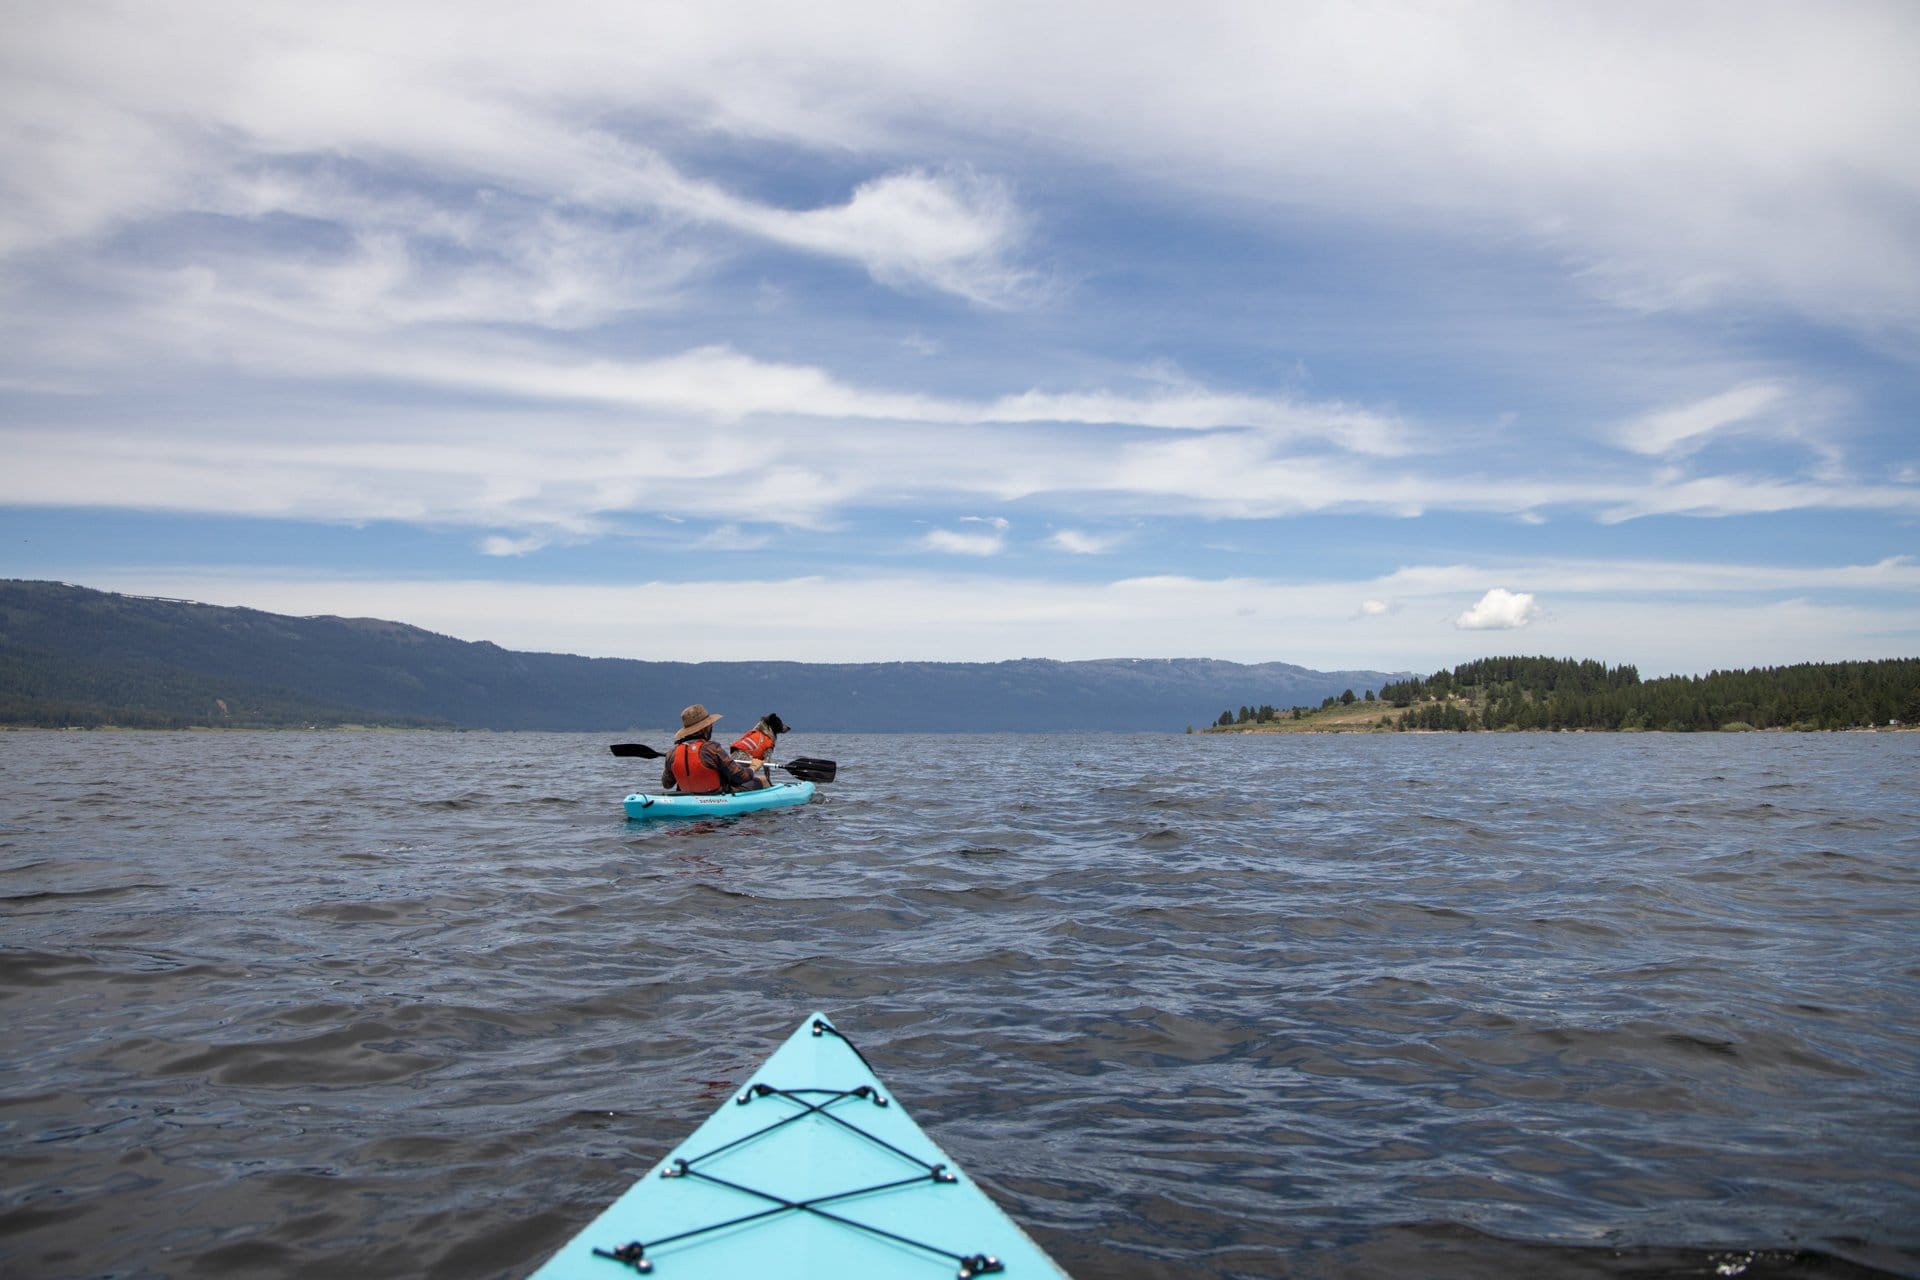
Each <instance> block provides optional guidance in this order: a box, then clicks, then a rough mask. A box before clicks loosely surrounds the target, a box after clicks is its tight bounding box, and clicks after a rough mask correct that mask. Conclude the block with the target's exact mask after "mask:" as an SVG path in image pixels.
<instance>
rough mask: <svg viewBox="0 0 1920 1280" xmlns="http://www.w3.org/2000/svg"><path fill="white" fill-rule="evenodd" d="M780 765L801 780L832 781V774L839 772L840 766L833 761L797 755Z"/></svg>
mask: <svg viewBox="0 0 1920 1280" xmlns="http://www.w3.org/2000/svg"><path fill="white" fill-rule="evenodd" d="M780 767H781V768H782V769H785V770H786V771H787V772H788V773H790V774H792V775H793V776H794V777H796V778H798V779H800V781H802V782H832V781H833V776H834V775H835V774H836V773H839V772H840V766H839V765H837V764H835V763H834V762H833V761H831V760H817V759H815V758H814V757H812V756H799V757H797V758H796V759H793V760H789V761H787V762H786V763H785V764H783V765H781V766H780Z"/></svg>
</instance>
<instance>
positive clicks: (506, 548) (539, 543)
mask: <svg viewBox="0 0 1920 1280" xmlns="http://www.w3.org/2000/svg"><path fill="white" fill-rule="evenodd" d="M551 541H552V539H550V538H546V537H544V536H542V535H540V534H537V533H533V534H527V535H526V536H524V537H519V538H509V537H505V536H503V535H500V534H493V535H491V536H489V537H485V538H482V539H481V540H480V552H481V554H482V555H489V556H525V555H532V554H533V553H534V552H536V551H538V550H540V549H541V548H543V547H545V546H547V545H548V544H549V543H550V542H551Z"/></svg>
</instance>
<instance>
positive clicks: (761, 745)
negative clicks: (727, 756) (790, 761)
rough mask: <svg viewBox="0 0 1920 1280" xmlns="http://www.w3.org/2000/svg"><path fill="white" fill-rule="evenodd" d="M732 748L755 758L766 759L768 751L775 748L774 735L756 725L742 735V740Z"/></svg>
mask: <svg viewBox="0 0 1920 1280" xmlns="http://www.w3.org/2000/svg"><path fill="white" fill-rule="evenodd" d="M732 750H734V751H738V752H739V753H740V754H742V755H748V756H752V757H753V758H754V759H755V760H764V759H766V758H767V752H769V751H771V750H773V735H772V734H770V733H768V732H767V731H766V730H765V729H762V728H760V727H759V726H757V725H756V726H755V727H753V728H751V729H749V730H747V731H746V732H745V733H743V734H741V735H740V740H739V741H737V742H735V743H734V744H733V747H732Z"/></svg>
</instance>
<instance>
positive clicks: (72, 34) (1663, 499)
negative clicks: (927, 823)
mask: <svg viewBox="0 0 1920 1280" xmlns="http://www.w3.org/2000/svg"><path fill="white" fill-rule="evenodd" d="M0 17H3V18H4V19H5V22H6V28H7V31H8V37H7V39H6V40H5V41H4V42H0V293H3V294H4V298H5V305H4V307H0V547H3V548H4V553H3V554H0V576H4V577H14V578H41V579H57V580H61V581H67V582H74V583H78V584H81V585H84V586H90V587H97V588H101V589H106V590H116V591H126V592H132V593H137V594H147V595H161V596H169V597H178V598H186V599H194V600H202V601H207V602H210V603H217V604H231V605H245V606H249V607H253V608H259V609H266V610H270V611H273V612H279V613H291V614H299V615H311V614H338V615H346V616H374V617H383V618H392V619H397V620H401V621H406V622H411V623H414V624H416V625H420V626H424V627H427V628H429V629H431V630H434V631H439V632H443V633H446V634H450V635H454V636H458V637H460V638H462V639H467V640H490V641H493V642H495V643H498V644H501V645H504V646H506V647H509V648H515V649H532V650H543V651H554V652H571V653H582V654H590V655H597V656H618V657H630V658H648V659H672V660H683V661H700V660H751V659H788V660H799V661H815V662H855V661H888V660H926V661H998V660H1003V659H1011V658H1026V657H1035V658H1058V659H1080V658H1106V657H1210V658H1220V659H1229V660H1233V661H1241V662H1263V661H1281V662H1294V663H1300V664H1302V665H1306V666H1310V667H1316V668H1321V669H1374V670H1383V671H1420V672H1425V671H1431V670H1436V669H1439V668H1441V667H1445V666H1451V665H1453V664H1454V663H1458V662H1464V661H1469V660H1471V659H1474V658H1478V657H1483V656H1488V655H1493V654H1503V653H1541V654H1550V655H1555V656H1569V657H1579V658H1596V659H1599V660H1601V661H1604V662H1608V663H1633V664H1635V665H1637V666H1638V667H1639V668H1640V670H1641V672H1642V674H1643V675H1660V674H1667V673H1671V672H1682V673H1692V672H1705V671H1708V670H1711V669H1715V668H1723V669H1724V668H1729V667H1743V666H1758V665H1772V664H1780V663H1790V662H1804V661H1830V660H1842V659H1864V658H1880V657H1896V656H1913V655H1916V654H1920V144H1916V141H1915V139H1916V138H1920V75H1915V74H1914V72H1913V68H1914V67H1915V66H1920V5H1915V4H1911V3H1905V2H1901V0H1894V2H1891V3H1884V4H1881V3H1866V2H1850V0H1817V2H1810V3H1770V2H1768V0H1739V2H1737V3H1714V2H1712V0H1702V2H1700V3H1690V4H1685V5H1664V4H1651V3H1647V4H1642V3H1632V2H1629V3H1619V2H1616V0H1607V2H1602V3H1591V4H1588V3H1580V2H1579V0H1564V2H1559V3H1552V4H1540V3H1536V2H1533V0H1522V2H1516V3H1497V2H1492V0H1488V2H1484V3H1477V2H1474V0H1458V2H1455V3H1440V2H1422V0H1407V2H1405V3H1394V4H1385V3H1373V2H1370V0H1341V2H1329V3H1224V4H1223V3H1204V2H1201V3H1185V4H1181V5H1178V6H1174V5H1167V4H1129V3H1122V2H1119V0H1094V2H1089V3H1078V2H1068V0H1020V2H1019V3H1000V2H997V0H982V2H977V3H958V2H956V3H926V4H901V3H899V2H898V0H886V2H884V3H871V4H869V3H834V2H832V0H823V2H821V3H814V4H807V5H794V4H790V3H760V2H741V3H727V2H725V0H719V2H714V3H703V4H700V5H688V4H683V3H658V4H654V3H634V2H630V0H623V2H621V3H579V2H574V0H562V2H557V3H554V2H550V3H547V4H544V5H539V6H533V5H526V4H517V3H516V4H495V3H473V2H467V3H460V4H452V3H442V4H418V3H406V2H405V0H379V2H378V3H369V4H360V3H351V2H349V3H330V4H327V5H292V4H277V5H276V4H260V3H258V0H246V2H244V3H240V2H236V3H213V2H203V0H181V2H179V3H171V4H167V5H154V4H141V3H125V4H110V3H96V2H93V0H67V2H65V3H62V4H59V5H48V4H43V3H26V2H23V0H0Z"/></svg>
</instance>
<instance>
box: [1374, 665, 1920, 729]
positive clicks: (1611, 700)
mask: <svg viewBox="0 0 1920 1280" xmlns="http://www.w3.org/2000/svg"><path fill="white" fill-rule="evenodd" d="M1380 699H1381V701H1383V702H1385V703H1387V704H1388V705H1389V706H1390V707H1393V708H1397V709H1401V710H1402V712H1403V714H1401V715H1398V716H1396V717H1395V721H1394V727H1395V728H1405V729H1611V730H1628V731H1631V730H1635V729H1663V730H1668V731H1681V732H1699V731H1706V730H1719V729H1740V728H1749V729H1854V728H1865V727H1867V726H1869V725H1886V724H1888V723H1890V722H1896V721H1897V722H1901V723H1906V724H1912V723H1915V722H1920V658H1895V659H1887V660H1884V661H1879V662H1819V663H1812V662H1810V663H1801V664H1798V665H1794V666H1786V667H1761V668H1757V669H1754V670H1741V671H1714V672H1711V673H1709V674H1707V675H1704V676H1667V677H1663V678H1661V679H1657V680H1644V681H1643V680H1641V679H1640V673H1639V672H1638V671H1636V670H1635V669H1634V668H1633V667H1630V666H1621V667H1608V666H1603V665H1602V664H1600V663H1598V662H1592V661H1586V662H1575V661H1572V660H1569V659H1559V658H1483V659H1481V660H1479V661H1477V662H1467V663H1462V664H1461V665H1460V666H1457V667H1454V668H1453V669H1452V670H1451V671H1436V672H1434V673H1433V674H1432V675H1431V676H1428V677H1426V678H1425V679H1412V680H1400V681H1392V682H1389V683H1388V684H1386V685H1384V686H1382V688H1381V689H1380Z"/></svg>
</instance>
